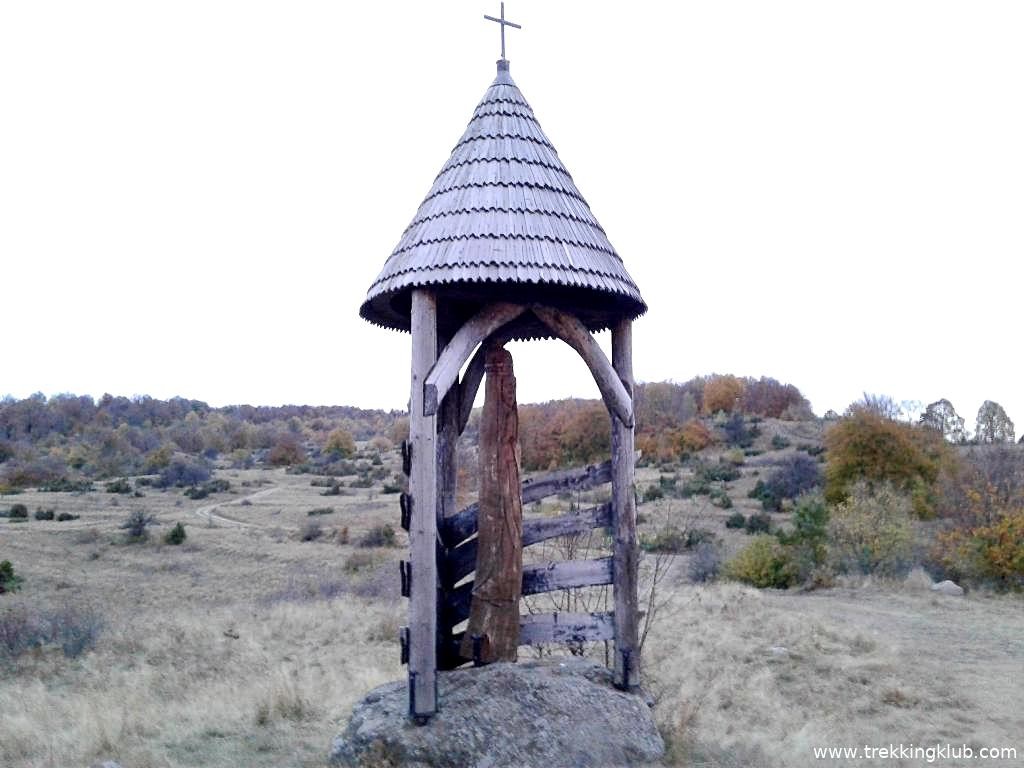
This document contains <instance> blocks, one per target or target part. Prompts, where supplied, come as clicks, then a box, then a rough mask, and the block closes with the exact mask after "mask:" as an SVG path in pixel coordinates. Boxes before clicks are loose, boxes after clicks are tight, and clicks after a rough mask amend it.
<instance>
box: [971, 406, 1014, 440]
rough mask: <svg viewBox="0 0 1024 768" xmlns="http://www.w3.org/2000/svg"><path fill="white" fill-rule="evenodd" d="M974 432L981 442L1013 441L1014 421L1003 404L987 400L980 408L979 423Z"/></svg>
mask: <svg viewBox="0 0 1024 768" xmlns="http://www.w3.org/2000/svg"><path fill="white" fill-rule="evenodd" d="M974 434H975V437H976V438H977V440H978V442H979V443H1012V442H1013V422H1012V421H1010V417H1009V416H1007V415H1006V411H1004V410H1003V406H1001V405H1000V404H999V403H996V402H993V401H992V400H986V401H985V402H984V403H982V404H981V408H979V409H978V423H977V426H976V427H975V428H974Z"/></svg>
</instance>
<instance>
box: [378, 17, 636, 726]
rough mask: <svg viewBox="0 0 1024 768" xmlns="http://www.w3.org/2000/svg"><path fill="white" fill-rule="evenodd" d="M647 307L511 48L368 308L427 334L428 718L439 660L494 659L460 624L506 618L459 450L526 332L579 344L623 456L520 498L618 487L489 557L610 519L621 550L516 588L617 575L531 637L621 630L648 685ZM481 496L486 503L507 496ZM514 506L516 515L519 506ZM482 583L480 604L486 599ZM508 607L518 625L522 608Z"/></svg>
mask: <svg viewBox="0 0 1024 768" xmlns="http://www.w3.org/2000/svg"><path fill="white" fill-rule="evenodd" d="M494 20H495V21H500V22H501V23H502V27H501V29H502V35H503V38H504V29H505V26H506V25H511V24H510V22H506V21H505V20H504V9H503V10H502V17H501V19H500V20H499V19H494ZM503 49H504V39H503ZM646 309H647V307H646V305H645V304H644V302H643V299H642V298H641V297H640V293H639V290H638V289H637V287H636V285H635V284H634V282H633V280H632V278H631V277H630V276H629V274H628V273H627V272H626V269H625V266H624V265H623V263H622V259H621V258H620V257H619V255H618V254H617V253H616V252H615V250H614V248H613V247H612V246H611V243H610V242H609V241H608V239H607V236H606V235H605V233H604V230H603V229H602V228H601V226H600V224H598V222H597V220H596V219H595V218H594V216H593V214H592V213H591V211H590V208H589V206H588V205H587V203H586V201H585V199H584V198H583V196H582V195H581V194H580V192H579V190H578V189H577V188H576V186H575V184H574V183H573V181H572V177H571V176H570V175H569V173H568V171H566V169H565V167H564V166H563V165H562V163H561V160H560V159H559V158H558V155H557V153H556V151H555V149H554V146H553V145H552V144H551V142H550V141H549V140H548V138H547V136H545V135H544V132H543V131H542V130H541V128H540V125H539V123H538V122H537V119H536V117H535V116H534V114H533V111H532V110H531V109H530V106H529V104H528V103H527V102H526V100H525V99H524V98H523V96H522V94H521V93H520V91H519V89H518V87H516V85H515V83H514V82H513V81H512V78H511V76H510V75H509V66H508V61H507V60H505V58H504V50H503V51H502V59H501V60H499V61H498V73H497V77H496V79H495V80H494V82H493V83H492V84H491V86H490V87H489V88H488V90H487V92H486V94H485V95H484V98H483V100H482V101H481V102H480V104H479V105H478V106H477V108H476V110H475V111H474V113H473V117H472V119H471V120H470V123H469V126H468V127H467V129H466V132H465V133H464V134H463V136H462V138H461V139H460V141H459V143H458V144H457V145H456V147H455V149H454V150H453V152H452V155H451V157H450V158H449V159H448V161H447V163H445V165H444V167H443V168H442V169H441V172H440V173H439V174H438V176H437V178H436V179H435V181H434V184H433V186H432V188H431V190H430V192H429V193H428V195H427V197H426V198H425V199H424V201H423V203H422V204H421V206H420V208H419V210H418V211H417V213H416V216H415V218H414V219H413V222H412V223H411V224H410V225H409V227H408V229H406V231H405V233H404V234H403V236H402V239H401V240H400V242H399V244H398V246H397V247H396V248H395V250H394V251H393V253H392V254H391V256H390V258H389V259H388V260H387V262H386V264H385V265H384V269H383V270H382V271H381V273H380V275H379V276H378V277H377V279H376V280H375V281H374V283H373V285H372V286H371V287H370V290H369V292H368V294H367V298H366V301H365V302H364V304H363V305H362V307H361V309H360V314H361V315H362V316H363V317H364V318H365V319H367V320H369V321H370V322H372V323H375V324H378V325H381V326H384V327H388V328H393V329H396V330H403V331H410V332H411V334H412V378H411V383H412V387H411V397H410V401H409V440H408V442H407V443H406V444H405V445H403V464H404V469H405V471H406V474H407V475H408V481H409V489H408V493H405V494H403V495H402V497H401V510H402V525H403V527H404V528H405V529H406V530H407V531H408V532H409V541H410V554H409V559H408V560H406V561H403V562H402V567H401V579H402V594H403V595H405V596H406V597H408V598H409V624H408V627H405V628H403V629H402V637H401V640H402V656H403V661H407V662H408V669H409V713H410V716H411V717H412V718H413V719H415V720H416V721H417V722H421V723H422V722H426V721H427V719H429V717H430V716H431V715H433V714H434V713H435V712H436V711H437V708H438V700H437V674H438V671H439V670H440V671H443V670H448V669H454V668H455V667H457V666H460V665H462V664H465V663H468V662H471V661H474V660H477V661H480V660H486V659H485V658H483V657H485V656H486V654H487V653H488V649H487V648H484V647H482V646H483V645H486V644H487V641H488V638H487V637H481V636H479V635H474V634H473V633H470V635H469V636H467V634H466V632H465V631H456V629H457V628H458V627H459V626H460V625H461V624H463V623H464V622H466V621H467V620H469V619H470V618H471V614H473V615H474V616H475V617H476V618H475V619H474V620H475V621H484V622H486V621H488V620H490V619H489V617H488V616H487V615H486V614H488V611H480V610H478V611H474V605H473V604H474V584H475V580H474V581H466V579H467V577H469V576H471V575H473V574H474V572H475V571H476V570H477V569H478V567H479V564H478V557H480V556H481V551H480V550H481V547H480V545H479V543H478V538H477V535H476V534H477V531H478V527H479V526H481V525H484V524H485V523H482V522H481V514H482V513H481V511H480V504H473V505H471V506H470V507H468V508H466V509H462V510H459V509H456V494H455V490H456V469H457V468H456V450H455V449H456V444H457V442H458V439H459V436H460V435H461V434H462V432H463V430H464V429H465V427H466V424H467V422H468V421H469V417H470V413H471V411H472V409H473V404H474V401H475V399H476V395H477V392H478V390H479V388H480V386H481V383H482V382H483V380H484V378H485V370H486V371H487V376H488V377H492V376H493V377H496V378H495V379H494V386H495V393H496V394H495V395H494V397H502V395H501V394H500V392H501V391H503V390H501V386H502V385H501V381H507V379H508V377H509V376H511V369H510V367H509V366H510V365H511V360H510V359H509V358H507V352H505V353H504V354H502V353H503V350H502V348H503V347H504V345H505V344H506V343H508V342H509V341H512V340H529V339H539V338H557V339H561V340H562V341H564V342H565V343H566V344H567V345H568V346H570V347H571V348H572V349H573V350H575V351H576V353H577V354H579V355H580V357H581V358H582V359H583V360H584V362H585V363H586V364H587V366H588V368H589V369H590V371H591V373H592V374H593V376H594V380H595V382H596V383H597V386H598V389H599V391H600V393H601V397H602V399H603V401H604V403H605V405H606V406H607V409H608V412H609V414H610V415H611V425H612V426H611V429H612V440H611V446H612V447H611V459H610V461H608V462H606V463H605V464H602V465H600V466H596V467H588V468H586V469H583V470H568V471H563V472H557V473H554V474H552V475H549V476H546V477H542V478H535V479H532V480H530V481H527V482H523V483H522V484H521V487H520V491H519V498H518V499H515V500H514V501H517V502H518V506H519V507H520V509H521V507H524V506H526V505H527V504H530V503H532V502H535V501H538V500H540V499H543V498H546V497H549V496H552V495H554V494H557V493H560V492H563V491H566V490H583V489H587V488H594V487H597V486H600V485H602V484H606V483H610V484H611V489H612V492H611V502H610V503H608V504H603V505H600V506H597V507H594V508H591V509H586V510H581V511H576V512H571V513H569V514H566V515H563V516H561V517H555V518H543V519H530V518H527V519H523V520H521V524H520V527H519V528H515V527H514V526H513V527H512V528H510V529H509V530H513V531H514V535H515V536H518V537H519V538H520V540H519V541H509V540H508V535H509V534H508V530H504V531H503V534H502V535H503V536H505V538H504V539H503V540H502V541H501V542H499V543H498V544H493V543H491V541H490V540H489V541H488V544H487V547H488V549H487V550H486V552H485V553H484V554H483V557H484V560H483V565H484V566H487V565H488V564H489V562H490V561H489V560H488V558H489V557H491V556H492V555H490V554H487V553H491V552H498V551H500V552H501V554H500V557H502V558H512V559H513V560H512V561H513V562H514V560H515V558H517V557H520V556H521V550H522V548H525V547H529V546H531V545H534V544H537V543H538V542H542V541H546V540H548V539H552V538H554V537H557V536H562V535H566V534H575V533H584V532H587V531H589V530H591V529H595V528H610V529H611V531H612V539H613V546H612V556H611V557H607V558H602V559H597V560H571V561H566V562H550V563H540V564H526V565H523V564H522V562H521V560H520V561H519V562H518V567H519V570H518V571H514V576H513V581H518V580H519V578H520V577H519V574H520V573H521V584H515V583H513V584H512V586H513V587H516V586H518V587H519V588H520V592H521V594H522V595H531V594H538V593H542V592H549V591H553V590H560V589H567V588H572V587H587V586H599V585H606V584H611V585H613V594H614V597H613V600H614V610H613V611H610V612H608V613H588V614H566V613H558V614H550V615H530V616H523V617H521V618H520V619H519V627H518V644H519V645H527V644H536V643H560V642H567V643H579V642H581V641H601V640H610V641H613V642H614V646H615V652H614V679H615V683H616V685H617V686H619V687H620V688H623V689H626V690H629V689H634V688H636V687H638V686H639V684H640V659H639V656H638V648H639V646H638V638H637V561H638V548H637V538H636V509H635V499H634V488H633V473H634V463H635V453H634V445H633V426H634V425H633V401H632V392H633V366H632V321H633V320H634V319H635V318H637V317H639V316H640V315H641V314H643V313H644V312H645V311H646ZM605 329H610V330H611V337H612V356H611V360H609V359H608V357H607V355H606V354H605V353H604V351H603V350H602V348H601V347H600V345H599V344H598V342H597V341H596V339H595V338H594V336H593V333H594V332H595V331H599V330H605ZM502 377H504V379H503V378H502ZM489 386H490V385H489ZM506 386H507V385H506ZM513 386H514V385H513ZM490 396H491V395H490V393H489V394H488V397H490ZM503 397H505V398H506V399H507V398H508V395H507V393H506V395H504V396H503ZM513 398H514V392H513ZM488 402H490V401H488ZM487 407H488V406H487V405H485V410H486V408H487ZM514 407H515V406H514V399H513V400H512V401H511V405H510V406H507V407H506V410H505V411H503V412H502V411H499V412H498V413H499V414H504V415H502V416H500V418H504V419H506V420H508V419H509V418H511V416H510V414H511V413H514ZM509 409H511V410H509ZM501 429H505V430H506V432H507V433H508V434H514V432H508V430H514V424H511V425H509V426H507V427H502V428H501ZM503 455H504V456H505V458H504V459H503V460H502V461H501V462H499V463H501V464H502V467H501V468H498V469H495V470H494V471H496V472H498V473H499V474H498V475H497V477H498V478H499V480H503V481H504V482H506V483H508V482H512V480H510V478H513V479H514V481H515V482H516V484H517V485H518V479H517V478H518V468H517V467H516V466H510V465H509V460H508V458H507V456H508V454H507V452H506V453H505V454H503ZM483 463H484V462H483V460H481V464H482V465H483ZM499 484H500V483H499ZM482 493H483V494H484V495H482V498H481V501H483V500H484V496H487V497H488V498H489V497H490V494H491V493H492V491H487V490H486V488H485V489H484V491H482ZM493 493H498V491H493ZM506 501H507V497H506ZM506 506H509V505H507V504H506ZM515 507H516V504H514V503H513V504H511V505H510V506H509V508H508V509H506V510H505V512H506V513H508V514H510V515H514V514H515V513H516V509H515ZM510 519H511V518H510ZM495 556H497V555H495ZM484 570H487V569H486V568H484ZM491 570H492V571H493V570H494V569H491ZM499 576H500V575H499ZM487 579H488V583H489V584H490V586H489V587H488V589H489V594H488V596H486V597H487V599H488V600H489V601H491V602H493V603H494V604H495V605H498V604H499V603H501V602H502V601H504V603H506V607H508V606H507V603H508V602H509V601H510V600H511V601H514V602H515V603H516V604H518V596H517V595H515V594H514V593H509V579H508V574H507V573H506V574H505V577H504V579H501V578H499V577H498V576H495V575H494V574H489V575H488V576H487ZM477 592H478V594H477V595H476V598H475V599H477V600H479V599H482V597H483V596H482V595H481V594H479V592H480V590H478V591H477ZM510 595H511V596H510ZM515 610H518V609H517V608H515ZM496 612H497V613H501V611H500V610H497V609H496ZM502 617H503V618H501V619H500V620H501V621H505V622H506V623H507V620H508V614H507V613H503V614H502ZM513 630H514V628H513ZM501 634H502V635H503V636H505V637H506V639H507V633H505V632H504V631H503V632H502V633H501ZM506 645H507V642H506ZM492 650H493V652H494V653H495V654H497V655H496V656H495V657H496V658H506V657H507V653H508V649H507V648H505V649H504V650H502V649H492ZM512 651H513V654H514V648H513V649H512Z"/></svg>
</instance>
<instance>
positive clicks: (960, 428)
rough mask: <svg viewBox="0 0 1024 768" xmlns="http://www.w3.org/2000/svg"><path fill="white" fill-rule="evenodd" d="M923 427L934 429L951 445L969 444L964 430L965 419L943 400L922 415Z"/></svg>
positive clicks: (931, 404)
mask: <svg viewBox="0 0 1024 768" xmlns="http://www.w3.org/2000/svg"><path fill="white" fill-rule="evenodd" d="M920 424H921V426H923V427H928V428H929V429H934V430H935V431H936V432H938V433H939V434H940V435H942V436H943V437H944V438H946V440H948V441H949V442H951V443H955V444H958V445H959V444H960V443H965V442H967V430H966V429H964V419H963V417H962V416H959V415H958V414H957V412H956V409H955V408H954V407H953V404H952V403H951V402H949V400H946V399H945V398H943V399H942V400H936V401H935V402H934V403H930V404H929V405H928V407H927V408H925V409H924V413H923V414H921V421H920Z"/></svg>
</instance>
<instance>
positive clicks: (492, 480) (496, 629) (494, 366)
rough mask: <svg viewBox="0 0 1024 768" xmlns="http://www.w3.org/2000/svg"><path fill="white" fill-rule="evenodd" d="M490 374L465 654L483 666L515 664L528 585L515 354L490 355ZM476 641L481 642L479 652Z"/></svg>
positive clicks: (482, 424)
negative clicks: (521, 609) (523, 596)
mask: <svg viewBox="0 0 1024 768" xmlns="http://www.w3.org/2000/svg"><path fill="white" fill-rule="evenodd" d="M486 371H487V381H486V384H485V390H484V410H483V415H482V418H481V419H480V512H479V518H478V519H479V529H478V535H477V559H476V577H475V579H474V586H473V601H472V605H471V608H470V615H469V626H468V628H467V629H466V634H465V637H464V638H463V641H462V655H463V657H465V658H467V659H468V658H472V659H474V660H475V661H481V662H492V661H515V660H516V650H517V648H518V647H519V598H520V594H521V592H522V585H523V505H522V500H521V498H520V492H519V456H518V453H519V447H518V437H519V434H518V433H519V414H518V412H517V410H516V380H515V376H514V375H513V371H512V355H510V354H509V353H508V351H507V350H505V349H502V348H494V349H490V350H488V352H487V364H486ZM474 638H480V640H478V641H477V647H476V648H474Z"/></svg>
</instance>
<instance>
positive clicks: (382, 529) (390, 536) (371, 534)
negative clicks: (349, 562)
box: [359, 523, 395, 547]
mask: <svg viewBox="0 0 1024 768" xmlns="http://www.w3.org/2000/svg"><path fill="white" fill-rule="evenodd" d="M359 546H360V547H393V546H395V529H394V528H392V527H391V525H390V524H387V523H385V524H384V525H378V526H375V527H373V528H371V529H370V530H368V531H367V532H366V533H365V534H363V537H362V538H361V539H360V540H359Z"/></svg>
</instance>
